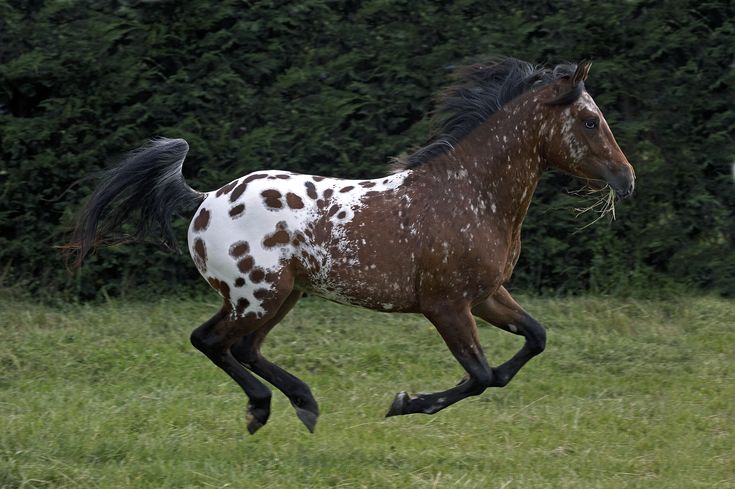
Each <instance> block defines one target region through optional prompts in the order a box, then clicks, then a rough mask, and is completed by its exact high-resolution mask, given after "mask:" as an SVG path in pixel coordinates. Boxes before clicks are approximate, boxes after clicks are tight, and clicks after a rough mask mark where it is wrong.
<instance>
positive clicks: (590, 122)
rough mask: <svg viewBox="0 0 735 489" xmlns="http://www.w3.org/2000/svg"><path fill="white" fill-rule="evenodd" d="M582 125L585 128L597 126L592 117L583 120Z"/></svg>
mask: <svg viewBox="0 0 735 489" xmlns="http://www.w3.org/2000/svg"><path fill="white" fill-rule="evenodd" d="M584 127H586V128H587V129H594V128H596V127H597V121H596V120H594V119H590V120H587V121H584Z"/></svg>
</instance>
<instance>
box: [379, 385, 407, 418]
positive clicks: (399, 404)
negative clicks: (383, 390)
mask: <svg viewBox="0 0 735 489" xmlns="http://www.w3.org/2000/svg"><path fill="white" fill-rule="evenodd" d="M410 400H411V398H410V397H409V396H408V394H406V391H401V392H399V393H398V394H396V398H395V399H393V403H392V404H391V405H390V409H388V413H386V415H385V417H386V418H389V417H391V416H399V415H401V414H406V413H405V410H406V406H408V402H409V401H410Z"/></svg>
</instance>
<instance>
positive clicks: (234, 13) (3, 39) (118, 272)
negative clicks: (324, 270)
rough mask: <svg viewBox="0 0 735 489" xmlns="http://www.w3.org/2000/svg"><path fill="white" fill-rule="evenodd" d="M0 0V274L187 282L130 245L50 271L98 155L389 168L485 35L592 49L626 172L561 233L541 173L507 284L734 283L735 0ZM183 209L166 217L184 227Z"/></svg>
mask: <svg viewBox="0 0 735 489" xmlns="http://www.w3.org/2000/svg"><path fill="white" fill-rule="evenodd" d="M554 4H555V5H554V6H552V5H551V2H545V1H540V0H534V1H530V0H529V1H522V2H510V1H493V2H485V1H457V2H428V1H421V0H420V1H410V2H409V1H385V0H378V1H368V2H357V1H326V0H305V1H299V2H293V3H288V2H269V1H251V2H236V1H224V2H204V1H181V2H178V1H176V2H174V1H160V2H144V1H89V2H74V1H71V2H50V1H48V2H44V1H7V0H0V156H1V158H2V167H0V185H1V187H0V267H1V268H0V277H2V284H3V285H20V286H21V287H25V288H28V289H29V290H31V291H32V292H35V293H36V294H41V295H47V296H61V297H64V298H91V297H94V296H95V295H96V294H98V293H99V291H102V293H103V294H109V295H120V294H141V295H145V294H149V293H150V291H151V290H152V289H155V290H156V293H158V292H165V291H173V290H176V291H183V290H190V289H193V288H194V287H197V288H200V289H201V288H202V287H203V286H202V284H201V282H200V280H201V279H199V277H198V276H197V273H196V270H195V268H194V267H193V266H191V264H190V263H189V258H188V255H187V254H186V252H184V255H176V254H171V253H168V252H166V251H163V250H159V249H158V248H157V247H156V246H154V245H131V246H124V247H118V248H114V249H111V250H106V251H104V252H103V253H100V254H99V255H97V256H95V257H92V258H91V259H90V260H89V262H88V263H87V265H86V266H85V268H84V270H83V271H81V272H78V273H76V274H69V273H68V272H67V271H66V270H65V269H64V266H63V263H62V260H61V258H60V256H59V253H58V249H57V248H55V246H58V245H60V244H62V243H63V242H64V239H65V232H66V231H67V230H68V228H69V226H70V225H71V222H72V218H73V214H74V212H75V211H76V210H77V209H78V208H79V206H80V205H81V203H82V202H83V201H84V198H85V197H86V196H88V195H89V193H90V191H91V188H92V186H93V183H94V182H93V180H91V179H83V180H81V181H80V180H79V179H82V178H85V177H88V176H89V175H91V174H92V173H93V172H95V171H98V170H99V169H101V168H104V167H105V166H106V165H107V164H108V163H109V162H110V160H111V158H113V157H114V156H115V155H120V154H122V153H124V152H125V151H128V150H130V149H133V148H135V147H138V146H140V145H141V144H143V143H144V142H145V140H146V139H147V138H150V137H153V136H159V135H161V136H168V137H183V138H185V139H186V140H187V141H188V142H189V144H190V146H191V151H190V153H189V156H188V158H187V161H186V163H185V165H184V173H185V176H186V177H187V179H188V181H189V183H190V185H191V186H192V187H194V188H196V189H200V190H212V189H215V188H218V187H219V186H221V185H222V184H224V183H226V182H228V181H230V180H232V179H233V178H235V177H237V176H240V175H242V174H244V173H246V172H249V171H253V170H256V169H262V168H279V169H290V170H295V171H302V172H309V173H320V174H325V175H334V176H342V177H350V178H365V177H376V176H379V175H382V174H384V173H385V172H386V163H387V160H388V158H389V157H390V156H392V155H396V154H398V153H401V152H403V151H406V150H408V149H410V148H411V147H415V146H417V145H419V144H421V143H422V142H424V141H426V139H427V138H428V136H429V134H430V124H429V120H428V117H427V114H429V113H430V111H431V109H432V94H433V93H435V92H437V91H438V90H439V89H440V88H441V87H442V86H444V85H446V84H447V83H448V82H449V81H450V74H451V68H452V66H453V65H455V64H458V63H462V62H467V61H473V60H476V59H481V58H482V57H483V56H486V55H497V54H504V55H511V56H515V57H519V58H522V59H527V60H530V61H535V62H539V63H558V62H562V61H579V60H581V59H591V60H592V61H593V67H592V71H591V76H590V80H589V82H588V84H587V85H588V89H589V91H590V92H591V93H592V95H593V96H594V97H595V99H596V101H597V102H598V105H600V107H601V108H602V110H603V112H604V113H605V115H606V117H607V119H608V121H609V123H610V125H611V127H612V129H613V131H614V133H615V135H616V137H617V139H618V142H619V143H620V146H621V147H622V148H623V150H624V151H625V153H626V154H627V156H628V158H629V160H630V161H631V163H633V165H634V166H635V167H636V170H637V173H638V182H637V193H636V195H635V197H634V199H633V200H630V201H626V202H624V203H622V204H621V205H619V206H618V215H619V219H618V220H617V221H615V222H613V223H611V224H609V225H608V224H606V223H602V222H600V223H598V224H596V225H594V226H591V227H589V228H587V229H585V230H584V231H582V232H579V233H575V231H576V230H578V229H579V228H580V227H581V226H582V225H583V224H584V223H586V222H587V221H586V220H576V219H575V218H574V213H573V212H572V211H571V209H572V208H574V207H578V206H579V205H580V201H579V199H578V198H577V197H572V196H569V195H567V194H565V193H564V192H563V191H562V190H561V189H563V188H575V187H576V186H578V185H577V183H576V182H574V181H573V180H572V179H571V178H569V177H566V176H564V175H561V174H559V173H556V172H552V173H549V174H547V175H546V176H545V177H544V179H543V181H542V183H541V185H540V186H539V189H538V190H537V193H536V198H535V202H534V204H533V205H532V206H531V211H530V214H529V216H528V218H527V220H526V224H525V227H524V250H523V253H522V256H521V260H520V262H519V264H518V266H517V268H516V272H515V276H514V278H513V283H512V286H513V287H514V288H516V289H523V290H527V291H533V292H547V293H548V292H554V293H577V292H584V291H592V292H598V293H599V292H602V293H616V294H626V293H631V292H637V293H640V292H646V293H651V292H652V291H656V290H661V289H671V288H674V289H676V290H679V289H681V288H683V287H694V288H696V289H698V290H703V291H707V290H708V291H716V292H719V293H722V294H724V295H729V296H732V295H735V246H734V244H735V216H734V213H735V186H734V182H733V176H732V171H733V170H732V169H731V165H732V164H733V162H734V161H735V142H734V139H733V134H735V107H734V106H733V100H735V93H734V90H733V86H734V85H735V69H734V68H733V66H735V53H734V46H735V24H734V23H733V19H735V4H733V3H732V2H728V1H721V2H717V1H710V2H700V1H691V2H688V1H670V2H655V1H630V2H603V3H600V2H591V1H589V2H586V1H583V2H554ZM186 225H187V220H185V219H182V220H180V221H178V222H177V226H178V231H179V232H180V233H181V239H182V241H181V242H182V244H183V243H184V239H185V229H186Z"/></svg>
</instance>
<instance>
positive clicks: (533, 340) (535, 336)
mask: <svg viewBox="0 0 735 489" xmlns="http://www.w3.org/2000/svg"><path fill="white" fill-rule="evenodd" d="M528 319H529V321H528V324H527V326H526V328H525V330H526V331H525V332H526V335H525V336H526V341H527V342H528V350H529V351H530V353H531V354H532V355H538V354H539V353H541V352H542V351H544V350H545V349H546V329H545V328H544V327H543V326H541V324H540V323H539V322H538V321H536V320H535V319H533V318H532V317H530V316H529V317H528Z"/></svg>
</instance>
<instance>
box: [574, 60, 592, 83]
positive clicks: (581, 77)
mask: <svg viewBox="0 0 735 489" xmlns="http://www.w3.org/2000/svg"><path fill="white" fill-rule="evenodd" d="M591 66H592V62H591V61H582V62H581V63H579V64H578V65H577V69H576V71H575V72H574V75H572V86H573V87H576V86H577V84H578V83H579V82H583V81H585V80H586V79H587V76H588V75H589V74H590V67H591Z"/></svg>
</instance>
